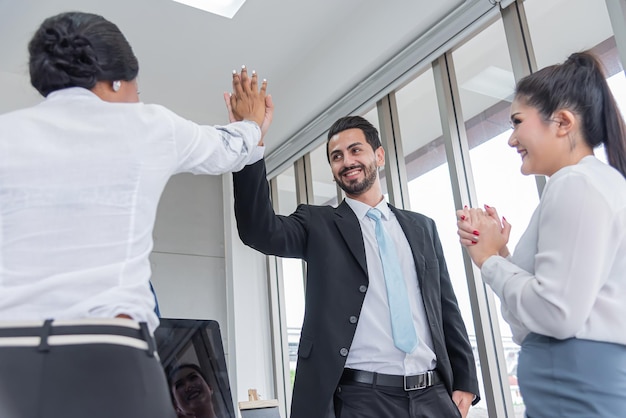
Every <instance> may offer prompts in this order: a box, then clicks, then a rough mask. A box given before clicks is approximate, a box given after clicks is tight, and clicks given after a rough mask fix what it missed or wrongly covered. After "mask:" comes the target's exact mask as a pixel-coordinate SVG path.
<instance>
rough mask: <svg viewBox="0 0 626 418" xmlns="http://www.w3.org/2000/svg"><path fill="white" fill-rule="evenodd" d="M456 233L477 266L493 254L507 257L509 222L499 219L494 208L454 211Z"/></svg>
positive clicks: (466, 208) (480, 265)
mask: <svg viewBox="0 0 626 418" xmlns="http://www.w3.org/2000/svg"><path fill="white" fill-rule="evenodd" d="M456 216H457V227H458V228H459V229H458V234H459V237H460V242H461V245H463V246H464V247H465V248H466V249H467V251H468V253H469V255H470V257H471V258H472V261H473V262H474V264H476V266H478V268H480V267H482V265H483V263H484V262H485V260H487V259H488V258H489V257H491V256H493V255H500V256H502V257H507V256H508V255H509V250H508V248H507V246H506V244H507V243H508V242H509V235H510V233H511V224H509V223H508V222H507V220H506V219H505V218H504V217H503V218H502V219H500V217H499V216H498V212H497V211H496V209H495V208H492V207H490V206H487V205H485V209H484V210H483V209H479V208H468V207H467V206H466V207H465V208H463V209H461V210H457V211H456Z"/></svg>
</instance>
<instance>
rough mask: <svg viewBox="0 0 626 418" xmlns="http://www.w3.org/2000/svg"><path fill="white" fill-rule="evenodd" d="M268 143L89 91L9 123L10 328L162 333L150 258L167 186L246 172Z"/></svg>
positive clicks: (2, 272)
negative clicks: (39, 325) (38, 325)
mask: <svg viewBox="0 0 626 418" xmlns="http://www.w3.org/2000/svg"><path fill="white" fill-rule="evenodd" d="M260 135H261V132H260V130H259V127H258V125H257V124H256V123H254V122H237V123H233V124H230V125H227V126H223V127H211V126H200V125H197V124H195V123H193V122H190V121H188V120H185V119H183V118H181V117H179V116H177V115H176V114H174V113H172V112H171V111H169V110H167V109H166V108H164V107H162V106H158V105H146V104H143V103H132V104H130V103H129V104H126V103H108V102H104V101H102V100H100V99H99V98H98V97H97V96H96V95H94V94H93V93H91V92H90V91H89V90H86V89H82V88H69V89H64V90H60V91H56V92H54V93H52V94H50V95H49V96H48V98H47V99H46V100H44V101H43V102H42V103H40V104H38V105H36V106H34V107H31V108H28V109H23V110H19V111H15V112H11V113H7V114H4V115H0V321H16V320H41V319H46V318H55V319H73V318H86V317H114V316H116V315H117V314H119V313H125V314H128V315H130V316H132V317H133V318H134V319H135V320H138V321H147V322H148V323H149V325H150V327H151V328H152V329H154V328H155V327H156V325H157V324H158V319H157V318H156V316H155V314H154V312H153V308H154V298H153V296H152V294H151V292H150V289H149V286H148V280H149V278H150V274H151V273H150V263H149V261H148V256H149V254H150V252H151V250H152V246H153V242H152V229H153V225H154V220H155V213H156V209H157V204H158V202H159V198H160V196H161V193H162V191H163V189H164V187H165V184H166V183H167V181H168V179H169V178H170V176H171V175H172V174H175V173H180V172H191V173H196V174H222V173H224V172H228V171H234V170H239V169H241V168H243V166H244V165H245V164H246V163H247V162H248V159H249V158H250V153H251V152H252V151H253V150H254V149H255V148H256V144H257V143H258V141H259V139H260ZM172 280H175V278H174V277H172Z"/></svg>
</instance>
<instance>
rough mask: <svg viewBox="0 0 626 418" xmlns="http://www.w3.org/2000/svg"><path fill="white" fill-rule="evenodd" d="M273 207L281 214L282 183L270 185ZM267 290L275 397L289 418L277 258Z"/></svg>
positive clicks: (270, 262)
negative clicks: (279, 207)
mask: <svg viewBox="0 0 626 418" xmlns="http://www.w3.org/2000/svg"><path fill="white" fill-rule="evenodd" d="M269 185H270V193H271V196H272V206H273V208H274V211H275V212H278V204H279V202H278V195H279V193H278V179H277V177H274V178H273V179H271V180H270V182H269ZM266 266H267V287H268V290H269V292H268V293H269V304H270V309H269V311H270V330H271V343H272V361H273V369H274V376H276V379H274V393H275V394H276V397H277V398H278V402H279V405H280V409H281V414H284V416H287V415H288V414H287V411H289V409H290V408H291V385H290V384H289V382H290V379H291V375H290V369H289V339H288V335H287V334H288V333H287V315H286V304H285V285H284V280H285V277H284V275H283V266H282V263H281V262H280V259H279V258H278V257H275V256H267V257H266Z"/></svg>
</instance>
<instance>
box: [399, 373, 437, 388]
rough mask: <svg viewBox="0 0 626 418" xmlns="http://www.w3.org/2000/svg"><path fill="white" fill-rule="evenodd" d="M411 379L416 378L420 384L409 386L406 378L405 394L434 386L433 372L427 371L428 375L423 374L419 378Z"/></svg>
mask: <svg viewBox="0 0 626 418" xmlns="http://www.w3.org/2000/svg"><path fill="white" fill-rule="evenodd" d="M411 377H416V378H417V380H418V382H417V384H416V385H411V386H407V384H406V378H407V376H404V391H405V392H410V391H413V390H419V389H426V388H427V387H430V386H432V384H433V372H432V371H427V372H426V373H423V374H420V375H417V376H411Z"/></svg>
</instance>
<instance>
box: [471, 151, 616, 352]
mask: <svg viewBox="0 0 626 418" xmlns="http://www.w3.org/2000/svg"><path fill="white" fill-rule="evenodd" d="M481 271H482V277H483V280H484V281H485V282H486V283H488V284H489V285H490V286H491V288H492V289H493V290H494V292H495V293H496V294H497V295H498V296H499V297H500V300H501V302H502V313H503V317H504V319H505V320H506V321H507V322H508V323H509V324H510V325H511V329H512V331H513V339H514V341H515V342H517V343H519V344H521V342H522V341H523V340H524V338H525V337H526V335H528V333H530V332H534V333H538V334H542V335H547V336H551V337H554V338H558V339H565V338H570V337H577V338H581V339H589V340H596V341H606V342H614V343H620V344H626V180H625V179H624V177H623V176H622V175H621V174H620V173H619V172H618V171H617V170H615V169H613V168H612V167H610V166H608V165H606V164H604V163H602V162H601V161H599V160H598V159H596V158H595V157H593V156H588V157H585V158H583V159H582V160H581V161H580V162H579V163H578V164H576V165H574V166H568V167H565V168H563V169H561V170H559V171H558V172H557V173H555V174H554V175H553V176H552V177H551V178H550V180H549V181H548V183H547V185H546V187H545V189H544V192H543V196H542V197H541V202H540V203H539V206H538V207H537V209H536V210H535V213H534V214H533V216H532V219H531V221H530V224H529V226H528V229H527V230H526V232H525V233H524V234H523V236H522V237H521V239H520V241H519V243H518V245H517V247H516V248H515V252H514V254H513V255H512V256H511V257H509V259H504V258H502V257H498V256H493V257H490V258H489V259H487V261H485V263H483V266H482V269H481Z"/></svg>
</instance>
